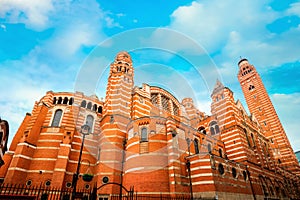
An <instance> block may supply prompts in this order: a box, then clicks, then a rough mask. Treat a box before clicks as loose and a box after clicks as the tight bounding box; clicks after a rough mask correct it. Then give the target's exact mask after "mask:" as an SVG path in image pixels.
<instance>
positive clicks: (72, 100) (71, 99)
mask: <svg viewBox="0 0 300 200" xmlns="http://www.w3.org/2000/svg"><path fill="white" fill-rule="evenodd" d="M73 103H74V98H73V97H71V98H70V101H69V105H73Z"/></svg>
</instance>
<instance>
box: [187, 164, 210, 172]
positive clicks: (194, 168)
mask: <svg viewBox="0 0 300 200" xmlns="http://www.w3.org/2000/svg"><path fill="white" fill-rule="evenodd" d="M199 169H211V166H210V165H207V166H199V167H193V168H191V170H192V171H194V170H199Z"/></svg>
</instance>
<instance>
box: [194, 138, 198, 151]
mask: <svg viewBox="0 0 300 200" xmlns="http://www.w3.org/2000/svg"><path fill="white" fill-rule="evenodd" d="M194 146H195V154H198V153H199V146H198V140H197V138H195V139H194Z"/></svg>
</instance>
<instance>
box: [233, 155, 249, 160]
mask: <svg viewBox="0 0 300 200" xmlns="http://www.w3.org/2000/svg"><path fill="white" fill-rule="evenodd" d="M230 156H231V155H230ZM242 158H247V156H240V157H236V158H231V159H232V160H238V159H242Z"/></svg>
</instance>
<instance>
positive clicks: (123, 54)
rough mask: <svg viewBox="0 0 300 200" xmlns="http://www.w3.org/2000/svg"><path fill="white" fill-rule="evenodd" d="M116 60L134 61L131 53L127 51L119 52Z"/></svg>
mask: <svg viewBox="0 0 300 200" xmlns="http://www.w3.org/2000/svg"><path fill="white" fill-rule="evenodd" d="M116 61H125V62H132V61H131V57H130V55H129V53H128V52H126V51H121V52H119V53H118V54H117V56H116Z"/></svg>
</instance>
